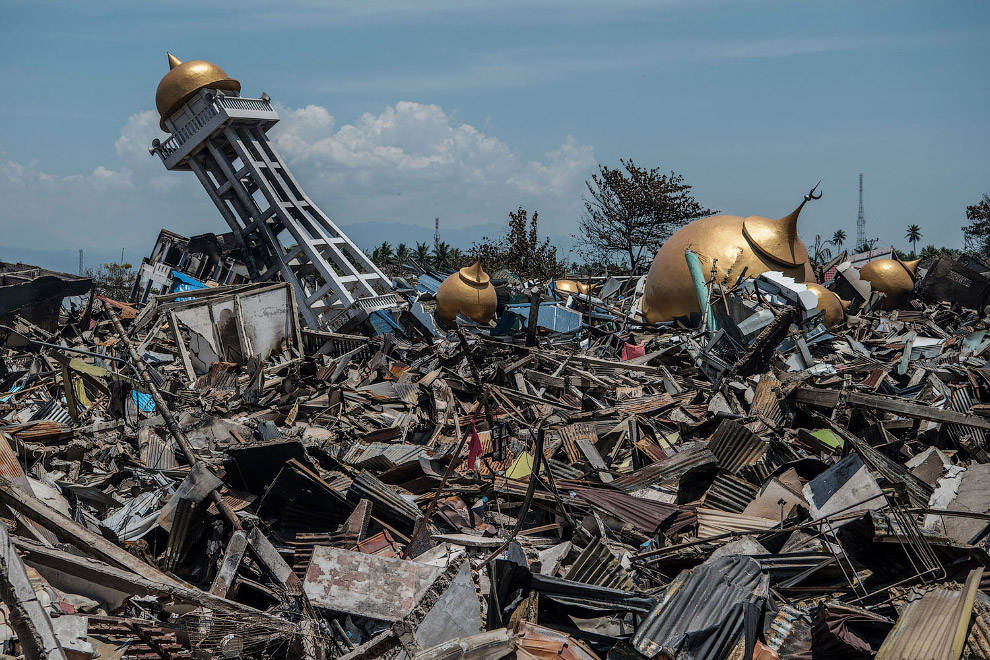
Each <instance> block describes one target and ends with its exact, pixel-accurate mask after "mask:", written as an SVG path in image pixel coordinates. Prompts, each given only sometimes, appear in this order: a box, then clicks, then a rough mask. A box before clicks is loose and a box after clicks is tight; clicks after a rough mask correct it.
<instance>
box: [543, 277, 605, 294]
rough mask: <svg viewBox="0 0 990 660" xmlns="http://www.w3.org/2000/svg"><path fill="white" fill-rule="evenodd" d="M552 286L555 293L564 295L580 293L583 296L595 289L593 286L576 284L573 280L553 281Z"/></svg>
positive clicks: (583, 283) (584, 283)
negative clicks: (560, 292) (561, 292)
mask: <svg viewBox="0 0 990 660" xmlns="http://www.w3.org/2000/svg"><path fill="white" fill-rule="evenodd" d="M553 286H554V288H555V289H557V291H563V292H564V293H581V294H585V295H587V293H588V292H589V291H591V290H592V289H593V288H595V285H594V284H592V285H588V283H587V282H577V281H575V280H554V281H553Z"/></svg>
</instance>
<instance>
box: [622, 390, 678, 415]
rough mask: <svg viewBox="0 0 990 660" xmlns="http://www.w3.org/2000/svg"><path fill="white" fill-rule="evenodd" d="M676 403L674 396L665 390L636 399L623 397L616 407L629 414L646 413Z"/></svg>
mask: <svg viewBox="0 0 990 660" xmlns="http://www.w3.org/2000/svg"><path fill="white" fill-rule="evenodd" d="M675 403H676V401H675V400H674V397H672V396H670V395H669V394H667V393H666V392H663V393H662V394H652V395H650V396H643V397H637V398H635V399H623V400H622V401H617V402H616V404H615V407H616V408H617V409H619V410H621V411H622V412H623V413H625V414H627V415H645V414H647V413H652V412H656V411H658V410H663V409H664V408H669V407H670V406H672V405H674V404H675Z"/></svg>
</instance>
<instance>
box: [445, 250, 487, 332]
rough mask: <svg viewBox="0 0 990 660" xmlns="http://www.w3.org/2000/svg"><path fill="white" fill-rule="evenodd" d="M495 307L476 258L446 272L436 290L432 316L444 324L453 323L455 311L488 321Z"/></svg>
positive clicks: (455, 315)
mask: <svg viewBox="0 0 990 660" xmlns="http://www.w3.org/2000/svg"><path fill="white" fill-rule="evenodd" d="M496 307H498V300H497V298H496V296H495V287H494V286H492V283H491V278H489V277H488V273H486V272H485V271H483V270H482V269H481V262H480V261H476V262H474V263H473V264H472V265H470V266H465V267H464V268H461V269H460V270H459V271H457V272H456V273H454V274H452V275H450V276H449V277H448V278H447V279H445V280H444V281H443V283H442V284H441V285H440V288H439V289H437V312H436V315H437V318H439V319H440V320H441V321H443V322H444V323H453V322H454V319H456V318H457V315H458V314H463V315H464V316H467V317H468V318H470V319H471V320H473V321H476V322H478V323H488V322H489V321H491V320H492V319H493V318H494V317H495V309H496Z"/></svg>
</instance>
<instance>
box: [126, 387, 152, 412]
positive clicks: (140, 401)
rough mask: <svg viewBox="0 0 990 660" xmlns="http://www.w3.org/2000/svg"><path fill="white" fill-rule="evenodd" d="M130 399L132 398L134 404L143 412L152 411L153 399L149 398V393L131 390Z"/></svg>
mask: <svg viewBox="0 0 990 660" xmlns="http://www.w3.org/2000/svg"><path fill="white" fill-rule="evenodd" d="M131 399H133V401H134V405H136V406H137V407H138V408H139V409H140V410H142V411H143V412H154V410H155V400H154V399H152V398H151V395H150V394H142V393H141V392H138V391H137V390H132V391H131Z"/></svg>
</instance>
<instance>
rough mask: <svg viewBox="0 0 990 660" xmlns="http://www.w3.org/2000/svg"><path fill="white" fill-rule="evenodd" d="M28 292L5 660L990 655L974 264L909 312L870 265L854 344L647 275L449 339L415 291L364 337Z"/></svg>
mask: <svg viewBox="0 0 990 660" xmlns="http://www.w3.org/2000/svg"><path fill="white" fill-rule="evenodd" d="M17 266H18V265H13V264H5V265H4V268H3V273H0V277H2V278H3V279H2V280H0V312H2V315H0V350H2V359H0V453H2V458H0V518H2V519H3V523H4V524H3V525H0V562H2V564H3V565H2V567H0V575H2V579H0V599H2V601H3V610H2V614H0V651H2V652H3V653H4V654H6V655H5V656H4V657H10V656H18V655H21V656H23V657H28V658H141V659H152V658H163V659H171V658H221V657H223V658H237V657H243V658H259V659H260V658H308V659H317V658H328V659H329V658H338V659H344V658H346V659H354V660H356V659H358V658H365V659H371V658H410V659H414V660H441V659H453V658H471V659H489V658H491V659H495V658H569V659H582V660H587V659H594V658H599V659H603V660H604V659H613V660H620V659H621V660H629V659H637V658H673V659H678V660H681V659H684V660H724V659H728V658H732V659H740V660H742V659H750V658H756V659H759V660H768V659H772V658H785V659H795V660H797V659H807V660H811V659H818V658H843V659H857V658H863V659H867V658H877V659H882V660H893V659H918V660H922V659H929V658H932V659H935V658H938V659H941V658H945V659H949V658H953V659H958V658H974V659H975V658H987V657H990V598H988V596H987V593H990V576H988V575H985V574H984V569H985V568H987V567H988V566H990V554H988V550H990V453H988V452H990V443H988V433H990V397H988V395H990V368H988V355H990V353H988V349H990V328H988V321H987V319H988V317H987V314H986V313H985V310H984V305H985V304H986V303H987V293H988V288H987V286H986V284H987V282H988V279H987V271H990V269H988V268H987V267H985V266H983V265H982V264H980V263H978V262H976V261H974V260H968V261H967V260H954V259H951V258H950V257H948V256H942V257H941V258H939V259H938V260H937V261H935V262H932V263H929V264H922V267H921V270H920V271H919V274H918V282H917V284H916V286H915V289H914V292H913V294H912V296H911V297H910V298H909V299H908V300H906V301H905V302H903V304H901V305H899V308H898V309H893V310H890V309H885V307H888V306H889V305H885V304H884V303H885V296H884V295H883V294H882V293H880V292H878V291H871V289H870V287H869V285H868V284H867V283H865V282H864V281H862V280H860V279H859V278H858V276H857V275H856V273H855V272H854V270H852V269H849V268H844V267H843V265H842V264H838V265H837V270H836V273H837V274H836V276H835V279H834V282H833V283H832V284H831V285H830V287H829V288H830V290H832V291H835V292H836V294H837V295H838V296H839V297H840V298H841V299H842V300H844V301H846V300H848V301H850V302H851V304H850V305H848V306H847V308H845V307H844V308H843V309H842V310H841V314H840V318H838V320H836V319H835V318H829V319H828V321H829V323H828V324H826V316H825V312H824V311H822V309H820V308H819V307H818V306H817V305H818V302H819V299H818V298H817V297H816V295H815V294H814V293H811V292H810V291H809V289H808V287H806V286H805V285H803V284H800V283H797V282H795V281H794V280H792V279H790V278H787V277H783V276H781V275H780V274H779V273H772V272H771V273H764V274H762V275H760V276H758V277H755V278H753V277H748V278H746V277H744V278H740V279H739V281H737V282H736V283H735V284H734V285H733V286H731V287H730V286H728V285H723V286H720V285H718V284H714V285H713V286H712V287H711V291H710V297H709V305H708V307H707V308H706V310H705V313H704V314H703V318H702V319H701V323H700V326H696V327H690V326H689V325H685V324H683V323H681V322H678V321H673V322H664V323H654V324H648V323H646V322H645V321H644V319H643V318H642V316H641V315H640V314H638V312H637V311H636V305H637V302H638V296H639V295H641V293H642V291H641V289H638V288H637V279H636V278H621V277H620V278H597V280H596V281H597V283H598V286H596V287H594V288H588V287H576V286H568V283H567V282H565V281H562V280H558V281H556V282H555V281H550V282H527V283H523V282H520V281H518V280H517V279H511V278H501V279H500V278H499V277H498V276H497V274H496V275H493V276H492V277H491V281H492V284H493V285H494V286H495V288H496V290H497V292H498V308H499V309H498V321H497V322H491V323H487V322H486V323H479V322H477V321H473V320H471V319H469V318H467V317H465V316H463V315H461V316H458V317H457V319H456V320H455V321H454V322H452V323H448V324H445V323H444V322H442V321H440V320H439V319H438V318H434V314H433V311H434V306H435V304H436V303H435V294H436V292H437V290H438V287H439V284H440V282H441V281H442V280H443V279H444V278H445V277H446V275H447V274H446V273H437V272H434V271H431V270H430V269H428V268H425V267H419V266H417V265H415V264H413V265H412V266H410V267H409V268H408V271H407V273H406V274H405V276H404V277H403V278H399V279H397V280H396V292H397V295H398V296H399V297H400V298H401V304H400V305H399V306H398V308H397V309H395V310H392V311H387V310H386V311H373V312H371V313H365V314H360V315H355V316H352V317H351V318H350V319H349V320H348V321H347V322H346V324H344V325H343V326H342V327H337V328H335V331H334V332H329V331H326V330H314V329H308V328H305V327H303V326H302V325H301V324H300V318H299V317H300V314H299V312H298V310H297V307H296V302H295V299H294V296H293V293H292V290H291V288H290V287H289V285H288V284H286V283H271V282H269V283H260V284H259V283H254V284H252V283H248V284H240V285H230V286H214V287H208V288H204V289H198V290H195V291H181V292H177V293H169V294H165V295H157V296H150V298H149V300H148V301H147V303H146V304H144V305H143V306H141V307H140V308H138V307H137V306H134V305H131V304H128V303H124V302H119V301H114V300H110V299H108V298H105V297H101V296H96V295H90V294H82V295H81V297H79V298H78V299H77V300H78V301H80V302H79V304H77V305H75V306H74V307H72V308H71V309H68V310H67V309H65V308H60V307H59V306H58V305H51V304H41V303H40V302H38V301H41V300H48V299H52V298H54V299H57V300H61V297H62V296H63V295H66V296H80V287H81V285H80V281H79V278H69V277H68V276H66V277H65V278H62V279H61V280H60V279H59V277H58V276H57V274H52V273H50V272H44V273H43V272H41V271H40V270H39V271H38V272H36V273H33V274H32V273H30V272H27V271H28V270H29V269H28V267H24V266H22V265H21V266H20V268H21V270H20V271H18V268H17ZM477 273H480V274H481V275H483V273H481V270H480V267H479V268H478V269H477ZM480 277H481V276H480V275H478V279H479V281H480ZM485 277H487V275H485ZM42 278H48V279H47V280H45V281H44V282H40V281H39V280H40V279H42ZM960 278H963V279H966V278H968V279H966V281H967V282H968V283H969V284H968V285H967V284H965V283H963V284H960V281H959V280H960ZM60 283H61V284H60ZM569 284H571V285H573V284H574V283H573V282H571V283H569ZM28 286H30V287H35V288H36V289H37V288H38V287H44V288H45V290H44V292H43V293H32V294H31V295H30V296H28V297H27V298H30V299H32V300H34V301H35V302H33V303H31V304H30V305H26V306H25V303H24V302H23V300H25V299H26V298H25V295H24V294H23V291H22V292H21V293H18V290H19V288H20V287H28ZM60 286H61V287H62V289H61V290H60V289H59V287H60ZM82 288H83V289H85V288H86V287H82ZM582 289H583V291H582ZM10 301H14V302H10ZM8 302H9V303H10V304H7V303H8Z"/></svg>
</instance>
